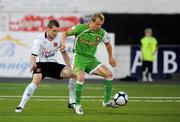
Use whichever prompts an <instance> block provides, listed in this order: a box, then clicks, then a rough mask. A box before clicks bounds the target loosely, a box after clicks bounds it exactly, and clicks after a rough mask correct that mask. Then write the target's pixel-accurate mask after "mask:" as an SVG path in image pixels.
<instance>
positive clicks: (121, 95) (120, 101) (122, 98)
mask: <svg viewBox="0 0 180 122" xmlns="http://www.w3.org/2000/svg"><path fill="white" fill-rule="evenodd" d="M114 102H115V104H116V105H118V106H123V105H126V103H127V102H128V95H127V94H126V93H125V92H123V91H119V92H117V93H116V94H115V95H114Z"/></svg>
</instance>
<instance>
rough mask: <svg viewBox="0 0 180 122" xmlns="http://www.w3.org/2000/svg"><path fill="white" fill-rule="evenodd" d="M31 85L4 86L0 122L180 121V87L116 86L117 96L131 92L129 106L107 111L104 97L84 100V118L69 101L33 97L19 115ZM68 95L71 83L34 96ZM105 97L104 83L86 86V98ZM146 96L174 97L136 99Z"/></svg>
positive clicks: (0, 95)
mask: <svg viewBox="0 0 180 122" xmlns="http://www.w3.org/2000/svg"><path fill="white" fill-rule="evenodd" d="M27 84H28V83H13V82H8V83H0V122H180V85H179V84H149V83H148V84H144V83H120V84H117V83H116V84H114V85H113V94H114V93H115V92H117V91H120V90H122V91H125V92H127V93H128V95H129V97H130V98H129V102H128V104H127V105H126V106H123V107H119V108H116V109H113V108H103V107H102V102H101V101H100V100H101V98H83V99H82V105H83V108H84V112H85V114H84V115H76V114H75V113H74V111H72V110H70V109H67V100H68V99H67V98H45V97H43V98H40V97H32V99H30V101H29V102H28V103H27V106H26V108H25V109H24V111H23V112H22V113H15V112H14V108H15V107H16V106H17V105H18V104H19V101H20V97H18V96H21V95H22V93H23V91H24V89H25V87H26V85H27ZM67 95H68V89H67V84H64V83H42V84H41V86H40V87H39V88H38V89H37V90H36V92H35V94H34V96H67ZM102 95H103V85H102V84H101V83H97V84H92V83H88V84H85V87H84V92H83V96H102ZM3 96H4V97H3ZM5 96H7V97H5ZM8 96H17V97H8ZM145 96H146V97H174V98H167V99H163V98H159V99H158V98H154V99H150V98H134V97H145ZM90 100H91V101H90ZM146 100H147V101H146ZM148 100H149V101H148ZM158 100H159V101H158ZM166 100H167V101H166Z"/></svg>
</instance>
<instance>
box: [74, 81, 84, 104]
mask: <svg viewBox="0 0 180 122" xmlns="http://www.w3.org/2000/svg"><path fill="white" fill-rule="evenodd" d="M82 89H83V85H82V84H78V83H76V86H75V94H76V104H78V105H80V104H81V94H82Z"/></svg>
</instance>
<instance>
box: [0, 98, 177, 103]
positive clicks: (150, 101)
mask: <svg viewBox="0 0 180 122" xmlns="http://www.w3.org/2000/svg"><path fill="white" fill-rule="evenodd" d="M11 100H13V101H15V100H18V101H19V99H8V98H3V99H1V98H0V101H11ZM30 101H39V102H41V101H42V102H68V99H64V98H63V99H62V98H61V99H54V98H53V99H52V98H51V99H49V98H47V99H43V98H32V99H30ZM83 101H85V102H102V100H100V99H83ZM129 102H131V103H133V102H137V103H138V102H145V103H180V100H153V99H151V100H143V99H141V100H137V99H136V100H135V99H134V100H132V99H131V100H129Z"/></svg>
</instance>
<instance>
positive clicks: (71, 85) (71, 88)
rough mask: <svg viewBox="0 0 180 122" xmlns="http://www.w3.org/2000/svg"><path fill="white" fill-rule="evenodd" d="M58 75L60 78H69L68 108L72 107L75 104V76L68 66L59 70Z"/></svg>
mask: <svg viewBox="0 0 180 122" xmlns="http://www.w3.org/2000/svg"><path fill="white" fill-rule="evenodd" d="M60 77H61V78H70V79H69V84H68V88H69V102H68V108H74V105H75V92H74V89H75V80H76V79H75V78H74V77H75V76H74V74H73V72H72V70H71V68H70V67H68V66H65V67H64V68H63V69H62V71H61V72H60Z"/></svg>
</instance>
